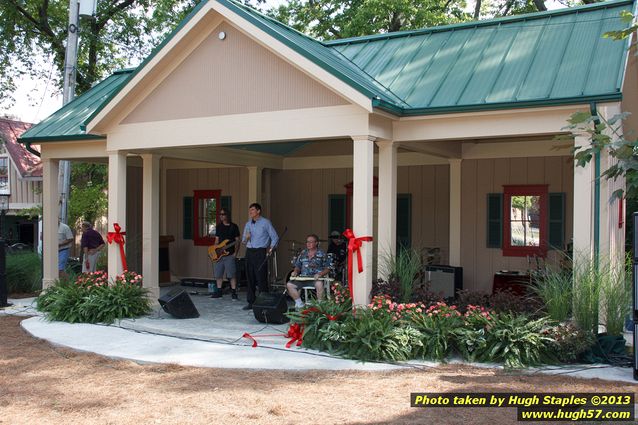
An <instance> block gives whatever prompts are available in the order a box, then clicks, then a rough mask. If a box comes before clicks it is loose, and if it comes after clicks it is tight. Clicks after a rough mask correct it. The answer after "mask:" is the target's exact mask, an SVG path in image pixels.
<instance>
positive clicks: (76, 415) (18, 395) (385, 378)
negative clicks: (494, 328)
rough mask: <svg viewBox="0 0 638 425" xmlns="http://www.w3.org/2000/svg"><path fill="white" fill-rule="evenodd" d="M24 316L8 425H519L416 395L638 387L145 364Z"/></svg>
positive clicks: (0, 414)
mask: <svg viewBox="0 0 638 425" xmlns="http://www.w3.org/2000/svg"><path fill="white" fill-rule="evenodd" d="M23 319H24V318H20V317H0V341H1V343H0V424H11V425H14V424H207V425H210V424H222V425H223V424H232V425H239V424H253V423H255V424H257V423H259V424H271V423H278V424H386V423H392V424H442V425H448V424H463V425H467V424H490V425H501V424H513V423H517V422H516V411H515V409H514V408H500V409H497V408H453V409H452V408H432V409H422V408H411V407H410V392H436V393H444V392H636V390H638V386H635V385H630V384H621V383H615V382H607V381H602V380H582V379H577V378H572V377H568V376H558V377H550V376H538V375H537V376H526V375H522V374H521V373H518V372H507V371H502V370H492V369H480V368H473V367H469V366H458V365H445V366H441V367H437V368H428V369H410V370H405V371H398V372H397V371H393V372H381V373H380V372H331V371H328V372H327V371H317V372H314V371H313V372H286V371H246V370H226V369H203V368H193V367H181V366H175V365H140V364H137V363H134V362H130V361H118V360H111V359H108V358H104V357H101V356H98V355H94V354H87V353H81V352H76V351H73V350H69V349H66V348H61V347H56V346H52V345H51V344H49V343H47V342H44V341H42V340H39V339H35V338H33V337H31V336H30V335H28V334H27V333H26V332H25V331H24V330H23V329H22V328H21V327H20V325H19V324H20V321H21V320H23ZM546 423H547V422H546ZM563 423H564V422H563ZM598 423H600V422H598Z"/></svg>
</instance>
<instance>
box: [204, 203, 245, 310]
mask: <svg viewBox="0 0 638 425" xmlns="http://www.w3.org/2000/svg"><path fill="white" fill-rule="evenodd" d="M219 217H220V219H221V223H217V228H216V229H215V232H216V234H215V245H219V244H220V243H221V242H223V241H228V242H227V244H231V243H234V244H235V245H233V246H231V247H229V248H226V249H224V251H225V252H227V253H228V254H226V255H224V256H223V257H221V258H220V259H219V260H217V262H216V263H214V264H213V272H214V274H215V279H216V280H217V290H216V291H214V292H213V293H212V295H211V296H210V297H211V298H221V297H222V285H223V283H224V275H225V276H226V278H227V279H230V289H231V291H232V295H231V297H232V299H233V301H236V300H237V299H238V298H237V266H236V264H235V252H236V251H237V247H238V245H237V244H238V242H239V236H240V235H239V227H237V225H236V224H235V223H233V222H231V221H230V212H229V211H228V210H227V209H225V208H222V209H221V210H220V211H219Z"/></svg>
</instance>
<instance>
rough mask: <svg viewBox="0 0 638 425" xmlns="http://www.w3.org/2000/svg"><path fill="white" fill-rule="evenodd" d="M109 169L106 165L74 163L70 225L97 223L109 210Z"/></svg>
mask: <svg viewBox="0 0 638 425" xmlns="http://www.w3.org/2000/svg"><path fill="white" fill-rule="evenodd" d="M107 190H108V168H107V166H106V165H105V164H88V163H74V164H73V167H72V168H71V193H70V202H69V223H70V224H71V223H72V224H79V223H80V222H81V221H84V220H87V221H90V222H91V223H95V220H97V219H98V218H100V217H103V216H105V215H106V212H107V208H108V197H107Z"/></svg>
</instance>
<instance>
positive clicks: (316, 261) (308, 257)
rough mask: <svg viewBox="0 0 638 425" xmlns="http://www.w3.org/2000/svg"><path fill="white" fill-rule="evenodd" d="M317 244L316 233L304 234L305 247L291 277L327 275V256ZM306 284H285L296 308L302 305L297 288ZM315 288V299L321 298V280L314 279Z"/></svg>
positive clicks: (319, 276) (298, 282) (302, 282)
mask: <svg viewBox="0 0 638 425" xmlns="http://www.w3.org/2000/svg"><path fill="white" fill-rule="evenodd" d="M318 244H319V237H318V236H317V235H315V234H310V235H308V236H306V249H304V250H303V251H301V254H299V257H297V261H296V262H295V269H294V270H293V271H292V274H291V277H296V276H301V277H312V278H314V279H319V278H322V277H324V276H327V274H328V272H329V271H330V268H329V266H330V264H328V256H327V255H326V253H325V252H323V251H322V250H320V249H319V248H318V246H317V245H318ZM306 285H307V282H304V281H294V282H293V281H290V282H288V283H287V284H286V288H287V289H288V294H289V295H290V296H291V297H292V299H293V300H295V307H297V308H300V307H303V302H302V301H301V295H300V294H299V290H300V289H301V288H302V287H304V286H306ZM315 289H316V290H317V299H319V300H321V299H323V291H324V288H323V282H322V281H321V280H315Z"/></svg>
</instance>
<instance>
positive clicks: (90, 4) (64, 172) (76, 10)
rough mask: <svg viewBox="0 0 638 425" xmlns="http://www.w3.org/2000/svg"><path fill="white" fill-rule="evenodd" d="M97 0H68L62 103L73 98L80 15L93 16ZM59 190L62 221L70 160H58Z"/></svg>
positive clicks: (65, 214) (65, 219) (65, 218)
mask: <svg viewBox="0 0 638 425" xmlns="http://www.w3.org/2000/svg"><path fill="white" fill-rule="evenodd" d="M96 7H97V0H69V26H68V27H67V41H66V55H65V58H64V88H63V91H62V105H66V104H67V103H69V102H70V101H72V100H73V98H75V85H76V75H77V63H78V39H79V36H80V15H83V16H90V17H93V16H94V15H95V9H96ZM58 187H59V188H61V190H60V198H61V199H60V201H61V205H60V219H61V220H62V222H63V223H65V224H66V223H67V222H68V220H69V208H68V207H69V191H70V188H71V162H70V161H60V172H59V175H58Z"/></svg>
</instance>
